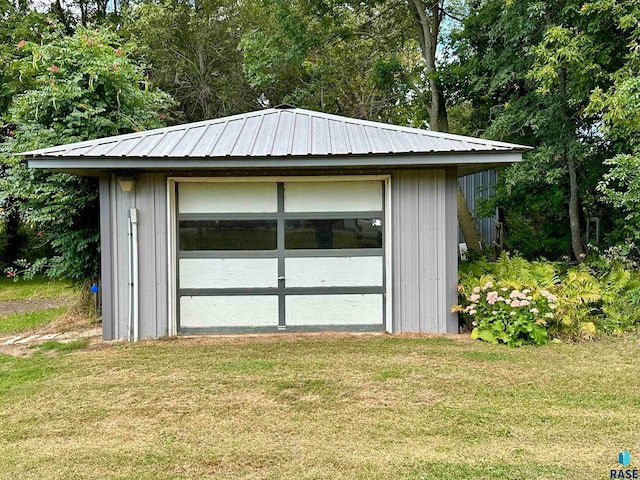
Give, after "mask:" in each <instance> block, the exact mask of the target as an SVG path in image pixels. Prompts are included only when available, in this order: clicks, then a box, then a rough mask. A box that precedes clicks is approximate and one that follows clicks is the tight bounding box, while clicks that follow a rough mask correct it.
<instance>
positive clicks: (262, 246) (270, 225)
mask: <svg viewBox="0 0 640 480" xmlns="http://www.w3.org/2000/svg"><path fill="white" fill-rule="evenodd" d="M276 224H277V222H276V220H181V221H180V222H179V227H178V235H179V239H180V247H179V249H180V250H182V251H189V250H275V249H276V248H277V233H276Z"/></svg>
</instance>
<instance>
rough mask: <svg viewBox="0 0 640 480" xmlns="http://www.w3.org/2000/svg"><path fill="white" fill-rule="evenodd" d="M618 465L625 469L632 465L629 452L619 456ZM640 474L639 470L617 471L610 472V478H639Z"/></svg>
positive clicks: (621, 453) (625, 451) (626, 451)
mask: <svg viewBox="0 0 640 480" xmlns="http://www.w3.org/2000/svg"><path fill="white" fill-rule="evenodd" d="M618 463H619V464H620V465H622V466H623V467H628V466H629V464H630V463H631V454H630V453H629V450H623V451H622V452H620V453H619V454H618ZM639 475H640V472H638V469H637V468H627V469H617V470H610V471H609V478H639Z"/></svg>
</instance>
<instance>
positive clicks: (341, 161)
mask: <svg viewBox="0 0 640 480" xmlns="http://www.w3.org/2000/svg"><path fill="white" fill-rule="evenodd" d="M521 160H522V152H519V151H509V152H495V151H494V152H475V153H467V152H465V153H442V154H431V155H371V154H370V155H343V156H342V155H327V156H300V157H298V156H288V157H232V156H227V157H209V158H191V157H190V158H175V157H161V158H148V157H138V158H130V157H129V158H106V157H69V156H64V157H47V156H36V157H33V158H28V164H29V167H30V168H37V169H46V170H52V171H60V172H68V173H73V174H76V175H83V176H96V175H100V174H101V173H105V172H113V171H117V172H122V171H130V170H136V171H185V170H187V171H215V170H225V171H229V170H281V169H297V170H301V169H323V170H324V169H378V170H380V169H398V168H454V167H455V168H457V170H458V175H459V176H462V175H468V174H471V173H475V172H479V171H482V170H489V169H492V168H496V167H499V166H506V165H510V164H512V163H516V162H519V161H521Z"/></svg>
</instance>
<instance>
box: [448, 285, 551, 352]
mask: <svg viewBox="0 0 640 480" xmlns="http://www.w3.org/2000/svg"><path fill="white" fill-rule="evenodd" d="M464 300H465V301H464V303H465V304H466V306H464V307H462V306H458V309H460V310H461V311H462V312H464V313H465V314H467V315H469V316H470V317H471V318H473V321H472V325H473V327H474V328H473V331H472V332H471V338H479V339H481V340H484V341H486V342H490V343H500V342H502V343H506V344H507V345H509V346H510V347H519V346H521V345H524V344H527V343H529V344H535V345H543V344H545V343H547V339H548V334H547V325H548V322H549V321H550V320H552V319H553V318H554V310H555V309H556V308H557V305H556V303H555V302H556V300H557V299H556V297H555V295H553V294H552V293H551V292H549V291H548V290H534V291H531V290H529V289H524V290H522V291H521V290H518V289H513V288H510V287H506V286H503V284H501V283H499V282H498V283H497V284H494V283H493V282H492V281H487V282H486V283H485V284H484V285H482V286H480V285H476V286H474V287H473V288H472V289H471V292H470V293H468V294H467V295H465V297H464Z"/></svg>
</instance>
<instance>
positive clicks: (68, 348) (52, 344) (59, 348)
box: [36, 338, 89, 353]
mask: <svg viewBox="0 0 640 480" xmlns="http://www.w3.org/2000/svg"><path fill="white" fill-rule="evenodd" d="M87 345H89V339H88V338H80V339H78V340H72V341H70V342H59V341H57V340H47V341H46V342H43V343H41V344H40V345H36V348H37V349H38V352H40V353H41V352H72V351H74V350H80V349H82V348H85V347H86V346H87Z"/></svg>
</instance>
